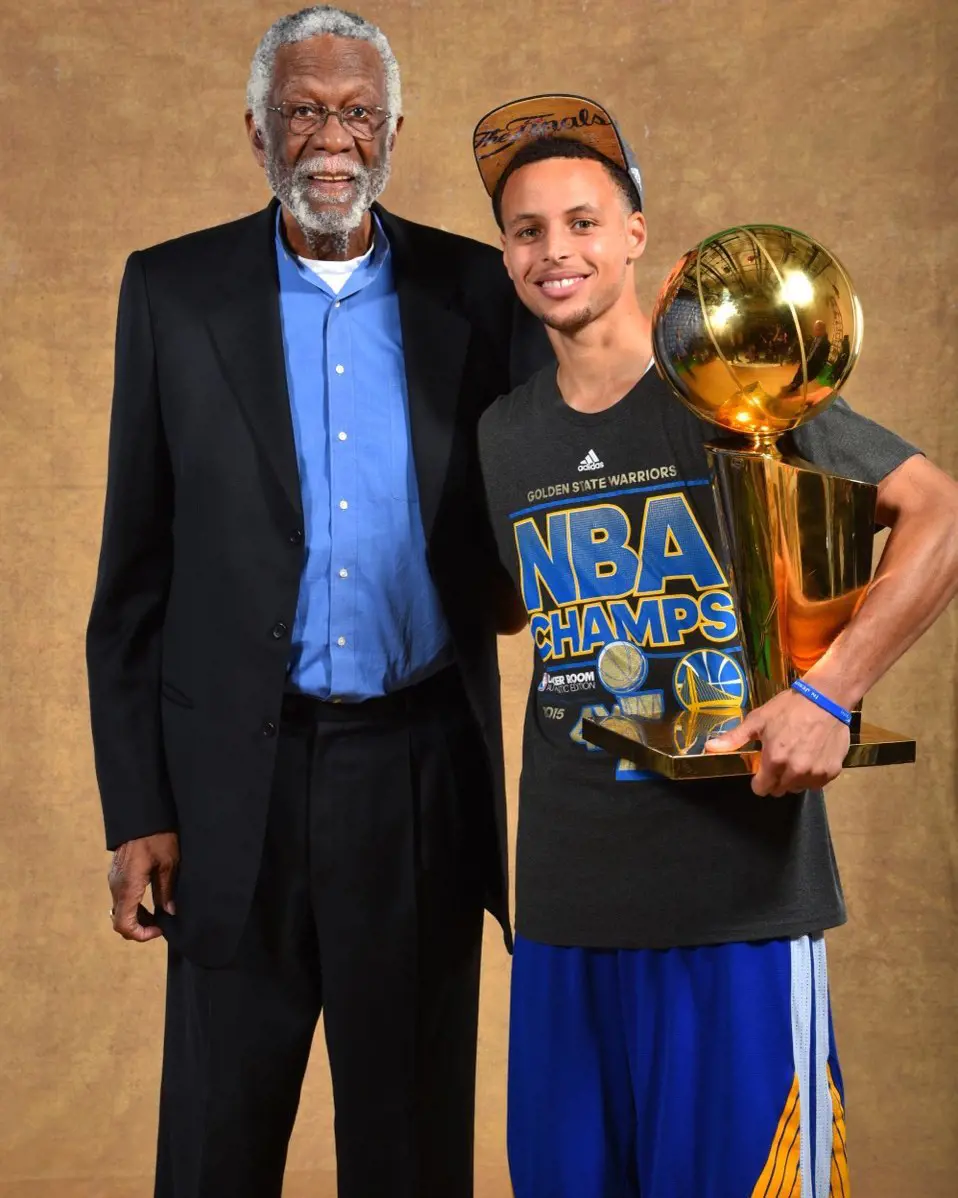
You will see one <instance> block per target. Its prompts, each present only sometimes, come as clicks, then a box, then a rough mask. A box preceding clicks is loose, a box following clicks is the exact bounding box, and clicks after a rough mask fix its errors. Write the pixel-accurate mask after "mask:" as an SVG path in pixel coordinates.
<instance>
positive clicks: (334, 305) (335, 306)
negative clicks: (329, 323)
mask: <svg viewBox="0 0 958 1198" xmlns="http://www.w3.org/2000/svg"><path fill="white" fill-rule="evenodd" d="M342 302H343V301H342V300H337V301H336V302H335V304H333V307H334V308H338V307H339V306H340V305H341V304H342Z"/></svg>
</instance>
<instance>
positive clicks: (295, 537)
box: [289, 528, 303, 545]
mask: <svg viewBox="0 0 958 1198" xmlns="http://www.w3.org/2000/svg"><path fill="white" fill-rule="evenodd" d="M289 543H290V545H302V543H303V530H302V529H301V528H294V529H293V531H292V532H291V533H290V534H289Z"/></svg>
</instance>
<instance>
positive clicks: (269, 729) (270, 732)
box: [263, 720, 276, 736]
mask: <svg viewBox="0 0 958 1198" xmlns="http://www.w3.org/2000/svg"><path fill="white" fill-rule="evenodd" d="M263 735H264V736H275V735H276V725H275V724H274V723H273V721H272V720H264V721H263Z"/></svg>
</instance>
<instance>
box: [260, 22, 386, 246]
mask: <svg viewBox="0 0 958 1198" xmlns="http://www.w3.org/2000/svg"><path fill="white" fill-rule="evenodd" d="M269 104H270V106H271V107H275V108H278V107H280V106H286V108H287V111H295V110H296V107H297V106H298V105H312V106H319V105H322V106H324V107H326V108H327V109H336V110H337V111H347V110H348V111H350V112H354V113H358V112H361V111H373V110H376V109H383V110H384V109H385V107H386V79H385V72H384V70H383V62H382V59H381V58H380V56H379V53H378V51H377V50H376V48H375V47H374V46H372V45H371V44H370V43H369V42H367V41H362V40H359V39H355V38H343V37H334V36H332V35H329V34H326V35H324V36H322V37H314V38H308V39H307V40H305V41H301V42H294V43H293V44H292V45H286V46H282V47H281V48H280V50H279V51H278V53H277V55H276V61H275V66H274V70H273V81H272V89H271V91H270V96H269ZM246 122H247V128H248V131H249V135H250V139H251V142H252V145H253V152H254V154H255V155H256V158H257V161H258V162H259V163H260V165H261V166H263V168H264V169H265V171H266V176H267V178H268V180H269V183H270V186H271V188H272V189H273V192H274V194H275V195H276V197H277V198H278V199H279V201H280V202H281V203H282V204H283V206H284V207H285V208H286V209H287V211H288V212H289V213H291V215H292V216H293V217H294V219H295V221H296V223H297V224H298V225H299V226H300V228H301V229H302V231H303V233H304V234H305V235H306V236H307V238H310V235H312V236H313V237H316V236H318V237H333V238H334V239H336V238H346V239H348V237H349V235H350V233H352V232H354V231H355V230H357V229H358V228H359V227H360V225H361V224H362V222H363V220H364V218H365V215H366V213H367V212H368V210H369V208H370V207H371V206H372V204H373V202H374V201H375V200H376V199H378V197H379V196H380V195H381V194H382V192H383V190H384V189H385V187H386V183H387V181H388V179H389V167H390V161H389V160H390V155H391V153H392V149H393V146H394V144H395V140H396V131H398V128H399V126H400V125H401V123H402V120H401V118H400V119H399V120H398V121H397V123H396V131H393V132H390V128H391V126H390V122H389V121H388V120H387V119H383V120H382V124H381V126H380V127H379V128H378V129H377V131H376V133H375V135H374V136H373V137H372V139H371V140H369V141H363V140H361V139H360V138H357V137H355V136H354V135H353V134H352V133H351V132H350V131H349V130H348V129H346V128H344V127H343V125H342V123H341V121H340V120H339V118H338V117H335V116H330V117H329V119H328V120H327V121H326V124H325V126H324V127H323V128H322V129H316V130H315V131H314V132H313V133H311V134H309V135H307V136H303V135H301V134H297V133H295V132H294V131H293V130H292V129H290V128H289V126H288V125H287V122H286V120H285V119H284V117H283V116H282V115H281V114H280V113H278V112H268V113H267V120H266V127H265V129H263V130H257V128H256V125H255V122H254V120H253V116H252V113H247V117H246Z"/></svg>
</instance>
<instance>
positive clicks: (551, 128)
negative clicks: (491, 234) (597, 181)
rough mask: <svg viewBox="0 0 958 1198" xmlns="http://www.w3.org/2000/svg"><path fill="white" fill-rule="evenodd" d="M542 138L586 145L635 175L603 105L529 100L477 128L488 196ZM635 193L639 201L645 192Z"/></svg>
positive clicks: (573, 99)
mask: <svg viewBox="0 0 958 1198" xmlns="http://www.w3.org/2000/svg"><path fill="white" fill-rule="evenodd" d="M540 137H565V138H569V139H570V140H571V141H579V142H582V143H584V144H585V145H587V146H591V147H592V148H593V149H594V150H597V151H598V152H599V153H600V154H604V155H605V157H606V158H608V159H610V160H611V161H612V162H614V163H615V164H616V166H620V167H622V169H623V170H624V171H626V172H628V173H629V175H630V176H631V174H632V168H633V166H634V163H633V162H632V161H631V155H630V154H629V153H628V152H627V149H626V146H625V144H624V143H623V141H622V139H621V137H620V135H619V131H618V128H617V126H616V123H615V121H614V120H613V119H612V117H611V116H610V115H609V113H608V112H607V111H606V110H605V109H604V108H603V107H602V106H601V104H596V102H595V101H594V100H588V99H586V98H585V96H568V95H544V96H527V97H526V98H525V99H523V100H513V101H511V102H510V103H509V104H503V105H502V106H501V107H500V108H495V109H493V111H492V112H490V113H487V114H486V115H485V116H484V117H483V118H482V120H481V121H480V122H479V124H478V125H476V130H475V133H474V134H473V152H474V153H475V156H476V165H477V166H478V167H479V174H480V175H481V176H482V182H483V184H484V185H485V188H486V191H487V192H488V193H489V195H490V196H491V195H492V194H493V193H494V192H495V190H496V185H497V184H498V182H499V180H500V178H501V177H502V175H503V172H504V171H505V170H506V167H508V165H509V163H510V162H511V161H512V160H513V158H515V156H516V154H518V153H519V151H520V150H521V149H522V148H523V147H524V146H526V145H528V144H529V143H530V142H532V141H535V140H537V139H538V138H540ZM636 190H637V192H638V194H639V198H640V200H641V188H640V187H638V186H637V187H636Z"/></svg>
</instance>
